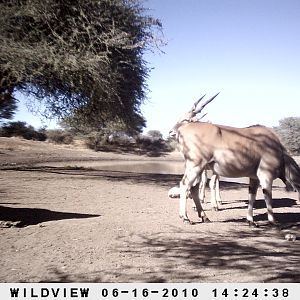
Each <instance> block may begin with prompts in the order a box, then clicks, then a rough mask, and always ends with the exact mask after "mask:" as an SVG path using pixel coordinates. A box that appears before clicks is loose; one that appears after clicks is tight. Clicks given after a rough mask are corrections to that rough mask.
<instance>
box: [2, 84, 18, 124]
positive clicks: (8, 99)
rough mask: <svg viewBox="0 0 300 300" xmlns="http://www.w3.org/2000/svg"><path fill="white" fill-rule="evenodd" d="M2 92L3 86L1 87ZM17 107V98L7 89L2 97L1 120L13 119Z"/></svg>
mask: <svg viewBox="0 0 300 300" xmlns="http://www.w3.org/2000/svg"><path fill="white" fill-rule="evenodd" d="M0 94H1V88H0ZM16 108H17V100H16V99H15V98H14V97H13V95H12V94H10V93H8V92H7V91H6V92H4V93H3V94H2V95H1V97H0V121H1V120H2V119H12V117H13V116H14V113H15V111H16Z"/></svg>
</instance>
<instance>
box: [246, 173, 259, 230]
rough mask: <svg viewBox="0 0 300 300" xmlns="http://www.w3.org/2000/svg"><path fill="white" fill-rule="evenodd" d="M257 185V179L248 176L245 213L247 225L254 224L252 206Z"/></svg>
mask: <svg viewBox="0 0 300 300" xmlns="http://www.w3.org/2000/svg"><path fill="white" fill-rule="evenodd" d="M258 186H259V180H257V179H253V178H250V180H249V194H248V201H249V203H248V213H247V221H248V223H249V225H255V226H256V224H255V223H254V221H253V206H254V202H255V199H256V193H257V189H258Z"/></svg>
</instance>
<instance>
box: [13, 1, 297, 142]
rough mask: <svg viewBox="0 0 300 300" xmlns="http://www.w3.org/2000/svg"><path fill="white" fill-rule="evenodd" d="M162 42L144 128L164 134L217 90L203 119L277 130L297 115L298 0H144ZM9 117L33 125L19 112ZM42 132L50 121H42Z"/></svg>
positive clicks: (153, 64) (152, 62)
mask: <svg viewBox="0 0 300 300" xmlns="http://www.w3.org/2000/svg"><path fill="white" fill-rule="evenodd" d="M144 6H145V7H146V8H149V14H151V15H152V16H153V17H156V18H158V19H160V20H161V22H162V24H163V34H164V39H165V41H166V42H167V45H166V46H165V47H162V48H161V50H163V52H164V53H162V52H160V51H155V52H154V53H152V52H147V53H146V54H145V60H146V61H147V62H148V66H149V67H150V68H153V69H152V71H151V73H150V75H149V78H148V82H147V84H148V87H149V90H150V92H149V93H148V100H146V102H145V104H143V105H142V107H141V109H142V112H143V115H144V116H145V118H146V120H147V128H146V129H145V131H148V130H160V131H161V132H162V133H163V134H164V136H167V133H168V131H169V130H170V129H171V128H172V127H173V126H174V124H175V123H176V121H177V120H178V119H179V118H180V117H181V115H183V114H184V113H185V112H187V111H188V110H189V109H190V108H191V107H192V105H193V103H194V102H195V101H196V100H197V99H199V98H200V97H201V96H202V95H204V94H206V95H207V96H206V97H207V98H208V97H211V96H213V95H215V94H216V93H218V92H220V94H219V95H218V97H216V98H215V99H214V101H213V102H211V103H210V104H209V105H208V106H207V107H206V109H205V112H206V113H208V114H207V117H206V120H209V121H212V122H213V123H217V124H224V125H229V126H236V127H244V126H249V125H253V124H263V125H266V126H277V125H278V121H279V120H280V119H283V118H286V117H291V116H294V117H297V116H300V102H299V100H300V1H299V0H285V1H282V0H251V1H250V0H145V1H144ZM15 119H18V120H25V121H27V122H28V123H31V124H32V125H33V126H35V127H38V126H39V124H40V120H39V118H33V117H32V115H31V114H29V113H27V112H26V109H24V107H23V106H22V107H21V108H20V111H19V112H18V113H17V114H16V116H15ZM44 125H48V126H49V127H51V126H54V125H55V123H53V122H52V123H49V122H47V121H44Z"/></svg>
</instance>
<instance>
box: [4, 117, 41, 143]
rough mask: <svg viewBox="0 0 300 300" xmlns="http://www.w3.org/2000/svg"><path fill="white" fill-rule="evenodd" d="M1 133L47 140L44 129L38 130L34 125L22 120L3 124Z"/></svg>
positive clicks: (8, 135)
mask: <svg viewBox="0 0 300 300" xmlns="http://www.w3.org/2000/svg"><path fill="white" fill-rule="evenodd" d="M0 135H1V136H4V137H12V136H17V137H22V138H24V139H27V140H37V141H45V140H46V138H47V137H46V134H45V130H44V129H40V130H38V131H36V130H35V129H34V127H33V126H31V125H28V124H27V123H26V122H21V121H17V122H9V123H5V124H3V126H2V128H1V130H0Z"/></svg>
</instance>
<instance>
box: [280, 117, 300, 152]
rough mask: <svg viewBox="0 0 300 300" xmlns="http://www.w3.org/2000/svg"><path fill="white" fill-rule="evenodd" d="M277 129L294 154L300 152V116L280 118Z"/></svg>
mask: <svg viewBox="0 0 300 300" xmlns="http://www.w3.org/2000/svg"><path fill="white" fill-rule="evenodd" d="M275 131H276V132H277V134H278V135H279V136H280V138H281V140H282V142H283V144H284V145H285V147H286V148H287V149H288V150H289V151H290V152H291V153H292V154H294V155H299V154H300V117H289V118H285V119H282V120H280V121H279V126H278V127H276V128H275Z"/></svg>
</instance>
